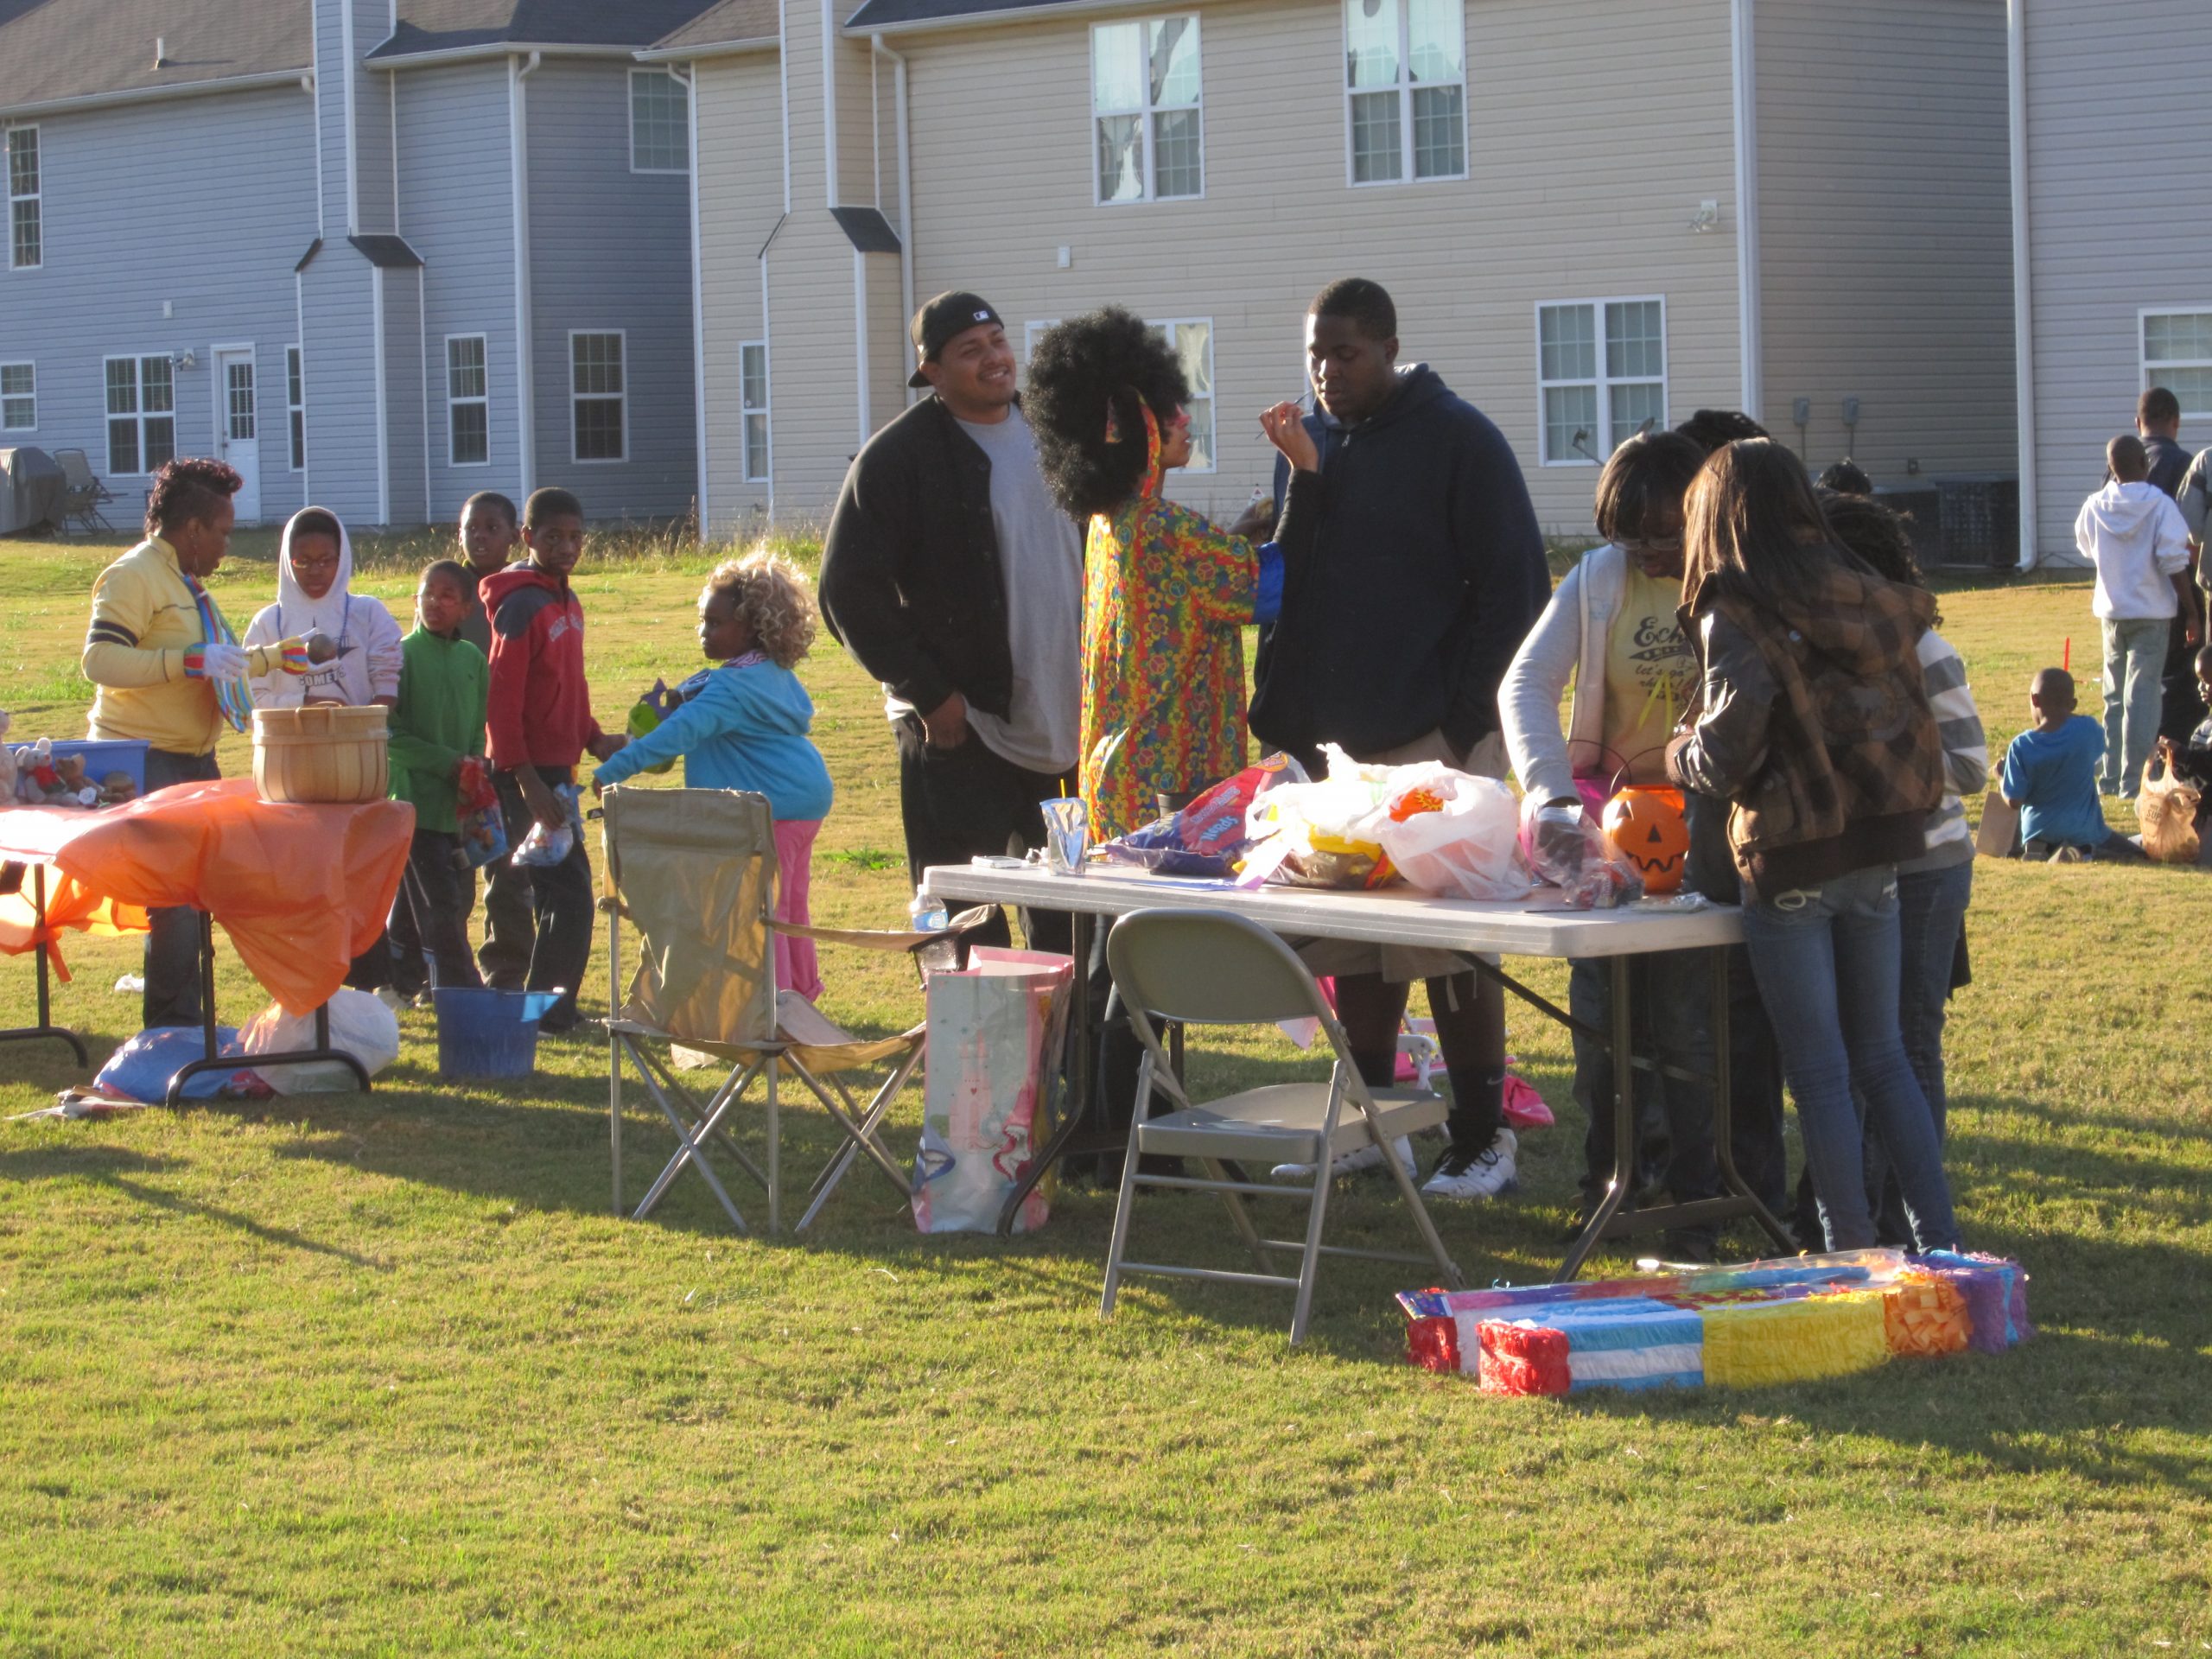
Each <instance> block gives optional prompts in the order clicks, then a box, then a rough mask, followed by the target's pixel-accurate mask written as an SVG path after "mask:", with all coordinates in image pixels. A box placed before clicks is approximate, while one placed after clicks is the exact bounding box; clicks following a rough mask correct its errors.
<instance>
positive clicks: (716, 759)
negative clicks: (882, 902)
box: [592, 550, 831, 1002]
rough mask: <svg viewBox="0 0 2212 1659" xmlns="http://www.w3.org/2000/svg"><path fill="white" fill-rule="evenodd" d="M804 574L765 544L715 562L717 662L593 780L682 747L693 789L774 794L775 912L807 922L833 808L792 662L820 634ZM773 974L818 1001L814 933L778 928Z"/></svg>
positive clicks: (705, 622)
mask: <svg viewBox="0 0 2212 1659" xmlns="http://www.w3.org/2000/svg"><path fill="white" fill-rule="evenodd" d="M814 630H815V608H814V596H813V595H812V594H810V593H809V592H808V591H807V587H806V578H805V577H804V576H803V575H800V574H799V573H798V570H797V569H793V568H792V566H791V565H790V564H788V563H785V561H784V560H782V559H779V558H778V557H776V556H774V555H773V554H772V553H769V552H767V551H766V550H762V551H760V552H757V553H754V554H753V555H751V556H749V557H747V558H743V559H732V560H729V561H727V562H726V563H722V564H720V565H717V566H716V567H715V573H714V574H713V575H710V576H709V577H708V578H707V585H706V587H705V588H703V589H702V590H701V592H700V594H699V646H700V649H701V650H702V651H703V652H705V653H706V655H707V657H708V658H709V660H710V661H713V662H715V663H716V664H720V666H718V667H715V668H710V669H704V670H702V671H700V672H699V673H697V674H695V675H693V676H692V677H690V679H688V680H686V681H684V683H683V684H682V685H681V686H679V687H677V698H678V699H679V701H678V702H677V705H676V708H675V709H674V711H673V712H672V713H671V714H670V715H668V717H667V718H666V719H664V721H661V723H660V724H659V725H658V727H656V728H654V729H653V730H652V731H650V732H648V733H646V734H645V735H644V736H643V737H638V738H632V740H631V741H630V742H629V744H628V745H627V747H625V748H624V749H623V750H622V751H621V753H619V754H616V755H615V756H614V757H613V759H612V760H602V761H601V763H600V766H599V770H598V772H596V773H595V774H594V777H593V779H592V788H593V790H594V791H599V790H601V789H604V788H606V787H607V786H608V785H612V784H619V783H622V782H624V781H625V780H626V779H631V778H633V777H635V776H636V775H637V774H638V773H639V772H644V771H645V770H647V769H648V768H649V767H652V766H659V765H661V764H663V763H664V762H666V761H669V760H675V759H676V758H677V756H678V755H681V756H682V757H683V782H684V785H685V787H686V788H690V789H743V790H751V791H754V792H756V793H759V794H761V795H765V796H766V797H767V798H768V810H769V811H770V812H771V813H772V814H773V815H774V817H775V821H776V865H777V880H776V910H775V916H776V919H777V920H778V921H779V922H786V923H791V924H792V925H797V926H801V927H804V926H806V925H808V924H809V913H808V908H807V876H808V872H809V868H810V865H811V862H812V859H813V852H814V837H815V836H816V835H817V833H818V832H819V831H820V829H821V828H822V820H823V818H824V817H827V816H828V815H829V802H830V798H831V790H830V785H829V767H828V766H825V765H824V764H823V760H822V753H821V751H820V750H818V749H817V748H816V747H814V745H813V744H812V743H811V742H810V741H808V738H807V735H806V734H807V731H808V729H809V728H810V727H811V726H812V725H813V723H814V702H813V700H812V699H811V698H810V697H809V696H807V695H806V688H805V687H804V686H803V685H801V684H800V683H798V675H796V674H794V673H793V672H791V670H792V667H793V666H794V665H795V664H797V663H798V661H799V660H800V659H801V658H804V656H805V655H806V653H807V649H808V647H809V646H810V645H812V644H813V643H814ZM776 984H777V987H778V988H779V989H782V990H791V991H797V992H798V994H799V995H801V996H804V997H805V998H806V999H807V1001H810V1002H811V1001H817V1000H818V999H819V998H820V996H821V995H822V975H821V972H820V970H819V969H818V968H817V965H816V962H815V954H814V942H813V941H812V940H811V939H804V938H791V936H790V935H788V934H785V933H781V932H779V933H778V934H777V935H776Z"/></svg>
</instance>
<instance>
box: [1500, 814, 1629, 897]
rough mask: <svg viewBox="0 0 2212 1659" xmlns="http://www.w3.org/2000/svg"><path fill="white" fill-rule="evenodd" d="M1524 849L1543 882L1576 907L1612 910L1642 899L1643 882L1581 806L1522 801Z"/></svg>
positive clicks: (1532, 869)
mask: <svg viewBox="0 0 2212 1659" xmlns="http://www.w3.org/2000/svg"><path fill="white" fill-rule="evenodd" d="M1520 841H1521V851H1522V855H1523V856H1524V857H1526V858H1527V859H1528V861H1529V869H1530V870H1531V871H1533V872H1534V873H1535V876H1536V879H1537V880H1540V881H1545V882H1548V883H1549V884H1550V885H1552V886H1553V887H1557V888H1559V889H1560V892H1562V893H1565V894H1566V896H1567V905H1568V906H1569V907H1570V908H1572V909H1574V910H1610V909H1611V908H1612V907H1613V906H1615V905H1625V904H1631V903H1633V902H1634V901H1635V900H1637V899H1641V898H1643V880H1641V878H1639V877H1638V876H1637V874H1636V871H1635V870H1634V869H1633V868H1631V867H1630V865H1629V863H1628V861H1626V860H1624V859H1622V858H1619V857H1618V856H1617V855H1615V854H1614V852H1613V849H1612V848H1611V845H1610V844H1608V842H1606V839H1605V831H1604V830H1603V829H1600V828H1599V824H1598V820H1597V819H1596V818H1595V817H1592V816H1591V815H1590V814H1589V813H1588V812H1586V811H1585V810H1583V809H1582V808H1581V807H1580V806H1579V805H1574V806H1569V805H1549V806H1546V805H1541V804H1538V803H1537V802H1536V800H1535V798H1533V797H1529V798H1523V799H1522V803H1521V831H1520Z"/></svg>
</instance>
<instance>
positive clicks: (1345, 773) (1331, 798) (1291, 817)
mask: <svg viewBox="0 0 2212 1659" xmlns="http://www.w3.org/2000/svg"><path fill="white" fill-rule="evenodd" d="M1321 755H1322V759H1323V760H1325V762H1326V764H1327V766H1328V775H1327V776H1326V777H1325V778H1324V779H1321V781H1319V783H1306V784H1278V785H1276V786H1275V787H1274V788H1273V789H1270V790H1268V791H1266V792H1265V793H1264V794H1262V795H1260V796H1257V797H1255V798H1254V800H1253V802H1252V804H1251V807H1250V808H1249V810H1247V811H1246V813H1245V815H1244V828H1245V832H1246V834H1247V835H1248V836H1249V837H1250V838H1251V840H1252V842H1254V843H1255V844H1254V845H1253V847H1252V849H1251V850H1250V851H1249V853H1248V854H1247V855H1246V856H1245V861H1244V868H1243V873H1242V874H1239V875H1238V877H1237V879H1236V884H1237V886H1239V887H1258V886H1259V885H1260V884H1261V883H1262V881H1266V880H1279V881H1285V882H1289V883H1291V884H1293V885H1294V886H1299V887H1379V886H1381V885H1382V884H1383V882H1385V881H1388V880H1389V879H1390V875H1389V869H1388V868H1387V867H1386V866H1384V864H1383V841H1382V826H1383V824H1384V823H1386V822H1388V820H1389V804H1390V802H1391V801H1392V800H1393V799H1395V798H1396V797H1397V796H1398V795H1399V794H1401V793H1402V792H1403V791H1406V790H1408V789H1410V788H1413V787H1414V786H1415V785H1418V784H1421V783H1425V782H1427V781H1428V780H1429V779H1432V778H1433V777H1436V776H1439V775H1440V774H1442V773H1444V772H1447V771H1448V770H1449V768H1447V767H1446V766H1443V765H1442V764H1441V763H1440V762H1437V761H1433V760H1427V761H1423V762H1421V764H1420V765H1418V766H1362V765H1360V764H1359V762H1357V761H1356V760H1353V759H1352V758H1351V756H1350V755H1347V754H1346V753H1344V751H1343V750H1342V749H1340V748H1338V747H1337V746H1336V745H1335V744H1333V743H1324V744H1323V745H1322V746H1321Z"/></svg>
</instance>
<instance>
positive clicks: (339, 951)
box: [0, 778, 415, 1014]
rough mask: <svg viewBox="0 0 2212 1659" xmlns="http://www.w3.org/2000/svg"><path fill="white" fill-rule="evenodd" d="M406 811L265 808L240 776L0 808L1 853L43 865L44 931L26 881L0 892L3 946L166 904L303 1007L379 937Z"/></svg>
mask: <svg viewBox="0 0 2212 1659" xmlns="http://www.w3.org/2000/svg"><path fill="white" fill-rule="evenodd" d="M414 833H415V809H414V808H413V807H411V806H410V805H408V804H406V803H405V802H404V801H372V802H370V803H368V804H366V805H363V806H274V805H271V804H269V803H268V802H265V801H264V800H262V799H261V798H260V797H259V796H257V795H256V794H255V793H254V788H253V781H252V779H247V778H226V779H223V780H222V781H221V782H219V783H213V784H179V785H176V786H175V787H174V788H171V789H162V790H156V791H154V793H152V794H150V795H149V796H147V797H145V798H143V800H137V801H133V802H131V803H130V804H129V805H127V806H118V807H111V808H109V809H108V810H105V811H99V812H73V811H63V810H58V809H55V808H52V807H13V808H10V809H7V810H0V861H12V862H22V863H35V864H44V865H48V866H50V867H51V868H50V869H49V871H48V880H47V918H48V925H47V932H46V938H44V939H43V940H41V938H39V937H38V936H37V930H36V928H35V924H34V922H33V918H32V912H31V906H30V885H31V884H30V879H29V877H28V876H26V878H25V880H24V883H23V892H22V893H19V894H16V895H15V896H13V897H11V898H9V899H5V900H0V951H5V952H9V953H21V952H22V951H26V950H32V949H35V948H36V947H37V946H38V945H39V944H41V943H42V944H45V945H46V947H47V950H48V955H49V957H51V958H53V959H54V962H55V963H56V966H57V967H59V965H60V957H59V952H58V951H56V950H54V934H55V933H57V932H58V931H60V930H63V929H66V928H77V929H79V930H82V931H92V932H100V933H107V934H113V933H118V932H121V931H127V930H130V929H132V928H143V927H144V926H145V925H146V918H145V912H147V911H148V910H149V909H158V908H160V907H161V906H167V905H189V906H192V907H194V909H198V910H204V911H207V912H209V913H210V914H212V915H213V917H214V918H215V919H216V920H217V921H219V922H220V923H221V924H222V925H223V930H224V931H226V933H228V934H229V935H230V936H231V943H232V944H233V945H235V946H236V947H237V948H238V956H239V957H240V959H242V960H243V961H244V962H245V965H246V967H247V968H248V969H250V970H251V972H252V974H253V976H254V977H255V978H256V979H257V980H259V981H260V982H262V984H263V985H264V987H266V988H267V989H268V991H269V993H270V995H272V996H274V997H275V998H276V999H277V1001H279V1002H280V1003H282V1004H283V1006H284V1007H285V1008H286V1009H287V1010H288V1011H289V1012H290V1013H293V1014H311V1013H313V1012H314V1011H315V1009H316V1008H318V1007H321V1006H322V1005H323V1004H324V1003H325V1002H327V1001H329V1000H330V997H331V995H332V993H334V991H336V990H337V989H338V988H339V987H340V985H342V984H343V983H344V982H345V980H346V969H347V967H348V966H350V965H351V963H352V962H353V958H354V957H356V956H358V955H359V953H360V952H362V951H364V950H367V949H368V948H369V946H370V945H372V944H374V943H375V942H376V938H377V935H378V933H379V932H381V931H383V928H384V924H385V916H386V915H387V914H389V913H390V912H391V900H392V895H393V894H394V893H397V892H398V890H399V878H400V874H401V873H402V872H403V871H404V869H405V868H406V865H407V849H408V846H409V843H410V841H411V840H412V839H413V836H414Z"/></svg>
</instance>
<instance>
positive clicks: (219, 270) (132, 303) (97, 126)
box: [0, 88, 315, 529]
mask: <svg viewBox="0 0 2212 1659" xmlns="http://www.w3.org/2000/svg"><path fill="white" fill-rule="evenodd" d="M36 124H37V126H38V129H39V161H40V173H41V187H42V192H43V196H44V200H43V204H42V211H41V218H42V221H43V230H44V239H45V263H44V264H43V265H42V266H41V267H40V268H38V269H35V270H7V269H6V268H5V266H4V264H0V362H10V363H14V362H29V363H35V365H37V371H38V429H37V431H36V433H35V435H29V434H27V435H26V436H27V437H29V438H30V439H31V441H32V442H35V443H36V444H37V445H38V447H39V448H42V449H47V450H49V451H50V450H54V449H62V448H81V449H83V450H84V451H85V453H86V457H87V458H88V459H89V460H90V461H91V462H92V467H93V469H94V470H95V471H96V472H99V473H101V474H104V475H107V476H108V481H109V484H110V487H111V488H112V489H113V490H114V492H115V493H116V496H117V498H118V499H117V501H116V502H115V503H114V504H113V505H111V506H110V507H109V509H108V517H109V518H111V520H113V521H114V522H115V523H116V524H117V525H118V528H124V529H130V528H133V527H135V526H136V524H137V520H138V516H139V511H140V507H141V505H142V501H141V498H142V497H143V493H144V491H145V488H146V485H147V482H148V480H147V479H146V478H145V477H144V476H143V474H140V475H134V476H122V475H116V474H108V469H107V426H106V407H107V406H106V385H105V368H104V366H103V359H105V358H106V357H109V356H121V355H126V354H128V355H134V356H139V355H165V356H173V357H174V356H181V354H182V353H186V352H190V353H193V354H194V359H195V365H194V367H192V368H189V369H182V370H179V371H177V372H175V401H176V410H175V414H176V445H177V453H178V454H186V455H191V454H212V453H213V450H214V442H215V388H214V378H213V354H212V352H211V350H210V348H211V347H212V346H215V345H217V344H222V345H245V344H251V345H252V346H253V347H254V351H255V359H256V362H257V371H258V378H257V391H258V397H259V414H260V433H261V435H260V439H259V445H260V472H261V491H262V512H263V516H264V518H281V517H283V516H284V515H285V514H287V513H289V512H291V511H293V510H294V509H295V508H296V507H297V506H298V505H300V493H299V475H298V474H295V473H292V472H290V471H289V470H288V467H289V454H288V445H287V425H286V421H285V417H284V348H285V347H286V346H289V345H291V344H292V343H293V342H294V341H295V340H297V338H298V334H297V333H296V324H295V321H294V315H295V313H294V307H293V288H292V264H293V262H294V261H295V260H296V259H297V258H298V257H299V256H300V254H301V252H302V251H304V250H305V248H306V247H307V245H308V243H309V242H310V241H311V240H312V239H313V238H314V236H315V178H314V166H313V157H314V150H313V146H312V143H311V137H312V130H311V128H310V126H309V106H308V99H307V96H306V94H305V93H304V92H300V91H298V90H296V89H292V88H283V89H273V90H270V91H264V92H251V93H242V94H238V95H235V96H231V97H222V98H199V99H181V100H179V101H177V102H175V103H173V104H148V105H138V106H136V107H129V108H124V109H117V110H111V111H100V112H93V113H78V114H68V115H49V116H46V117H43V118H40V119H39V121H38V122H37V123H36ZM242 158H250V159H251V162H252V164H253V170H252V175H251V177H252V188H251V189H240V190H238V191H236V192H234V193H231V194H226V196H225V198H224V200H223V204H222V208H221V213H220V217H219V234H211V235H208V236H205V237H200V238H196V239H193V240H192V241H191V242H190V244H189V245H186V244H184V243H180V242H178V241H177V240H176V239H175V238H174V237H172V236H169V235H167V234H165V233H164V232H163V231H162V225H163V224H164V223H165V222H166V219H165V215H167V213H168V208H169V204H168V200H167V192H168V190H169V189H170V188H172V186H173V184H174V181H177V180H208V179H235V178H237V177H238V176H239V175H240V168H241V162H242ZM163 302H168V305H169V307H170V311H171V315H169V316H168V317H166V318H164V317H163V316H162V303H163Z"/></svg>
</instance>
